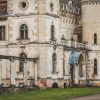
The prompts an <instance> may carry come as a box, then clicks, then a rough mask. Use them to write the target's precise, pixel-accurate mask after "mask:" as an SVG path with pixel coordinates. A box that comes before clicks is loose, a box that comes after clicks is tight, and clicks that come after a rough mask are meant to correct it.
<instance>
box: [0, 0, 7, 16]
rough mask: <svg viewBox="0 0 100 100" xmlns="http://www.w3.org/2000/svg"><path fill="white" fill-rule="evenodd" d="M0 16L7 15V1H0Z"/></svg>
mask: <svg viewBox="0 0 100 100" xmlns="http://www.w3.org/2000/svg"><path fill="white" fill-rule="evenodd" d="M0 14H7V0H0Z"/></svg>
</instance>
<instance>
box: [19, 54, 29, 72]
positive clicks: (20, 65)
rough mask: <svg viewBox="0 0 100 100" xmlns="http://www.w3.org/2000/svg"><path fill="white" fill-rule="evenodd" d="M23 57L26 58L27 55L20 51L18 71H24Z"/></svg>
mask: <svg viewBox="0 0 100 100" xmlns="http://www.w3.org/2000/svg"><path fill="white" fill-rule="evenodd" d="M25 58H27V55H26V54H25V53H21V54H20V63H19V72H23V71H24V62H25Z"/></svg>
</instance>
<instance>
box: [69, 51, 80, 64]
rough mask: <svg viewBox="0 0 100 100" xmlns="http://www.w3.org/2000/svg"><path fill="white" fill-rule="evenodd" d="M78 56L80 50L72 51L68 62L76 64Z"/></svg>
mask: <svg viewBox="0 0 100 100" xmlns="http://www.w3.org/2000/svg"><path fill="white" fill-rule="evenodd" d="M79 56H80V52H76V51H72V53H71V55H70V58H69V64H73V65H74V64H77V63H78V59H79Z"/></svg>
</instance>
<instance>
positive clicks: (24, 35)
mask: <svg viewBox="0 0 100 100" xmlns="http://www.w3.org/2000/svg"><path fill="white" fill-rule="evenodd" d="M28 35H29V32H28V26H27V25H26V24H21V25H20V39H21V40H27V39H29V38H28Z"/></svg>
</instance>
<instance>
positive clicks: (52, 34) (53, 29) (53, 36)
mask: <svg viewBox="0 0 100 100" xmlns="http://www.w3.org/2000/svg"><path fill="white" fill-rule="evenodd" d="M51 40H55V26H54V25H51Z"/></svg>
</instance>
